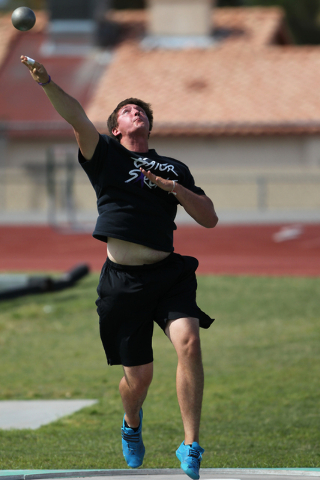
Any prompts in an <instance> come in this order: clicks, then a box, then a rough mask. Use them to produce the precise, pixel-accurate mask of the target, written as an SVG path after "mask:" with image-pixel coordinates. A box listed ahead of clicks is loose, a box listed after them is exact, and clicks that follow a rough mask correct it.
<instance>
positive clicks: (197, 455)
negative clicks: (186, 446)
mask: <svg viewBox="0 0 320 480" xmlns="http://www.w3.org/2000/svg"><path fill="white" fill-rule="evenodd" d="M188 456H189V457H192V459H191V461H192V463H193V464H194V465H196V466H197V467H198V466H200V461H201V453H200V452H198V451H197V450H195V449H194V448H190V450H189V453H188Z"/></svg>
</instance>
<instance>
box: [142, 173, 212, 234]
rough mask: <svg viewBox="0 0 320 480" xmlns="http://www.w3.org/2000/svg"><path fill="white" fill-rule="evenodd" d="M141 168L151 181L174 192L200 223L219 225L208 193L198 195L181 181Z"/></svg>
mask: <svg viewBox="0 0 320 480" xmlns="http://www.w3.org/2000/svg"><path fill="white" fill-rule="evenodd" d="M140 170H141V172H142V173H143V174H144V175H145V176H146V177H147V178H148V179H149V180H151V182H153V183H155V184H156V185H157V186H158V187H160V188H162V190H165V191H166V192H168V193H170V192H172V193H173V192H174V193H175V194H176V198H177V200H178V201H179V202H180V203H181V205H182V206H183V208H184V209H185V211H186V212H187V213H188V214H189V215H190V216H191V217H192V218H193V219H194V220H195V221H196V222H197V223H199V225H202V226H203V227H206V228H213V227H215V226H216V225H217V223H218V217H217V214H216V212H215V209H214V205H213V203H212V201H211V200H210V198H209V197H207V196H206V195H198V194H196V193H194V192H192V191H191V190H189V189H188V188H185V187H184V186H183V185H181V184H180V183H177V182H173V180H166V179H165V178H162V177H158V176H156V175H154V174H153V173H151V172H150V171H148V172H147V171H146V170H144V169H143V168H140Z"/></svg>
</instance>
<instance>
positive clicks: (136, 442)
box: [121, 409, 145, 468]
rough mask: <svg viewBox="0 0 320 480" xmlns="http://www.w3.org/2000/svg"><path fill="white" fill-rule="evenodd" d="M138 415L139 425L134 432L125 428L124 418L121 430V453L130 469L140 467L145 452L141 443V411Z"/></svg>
mask: <svg viewBox="0 0 320 480" xmlns="http://www.w3.org/2000/svg"><path fill="white" fill-rule="evenodd" d="M139 415H140V425H139V429H138V430H137V431H136V432H135V431H134V430H133V429H132V428H130V427H126V426H125V422H124V417H123V423H122V428H121V435H122V452H123V456H124V458H125V459H126V462H127V464H128V466H129V467H131V468H138V467H140V466H141V465H142V462H143V458H144V452H145V448H144V445H143V441H142V418H143V413H142V409H141V410H140V413H139Z"/></svg>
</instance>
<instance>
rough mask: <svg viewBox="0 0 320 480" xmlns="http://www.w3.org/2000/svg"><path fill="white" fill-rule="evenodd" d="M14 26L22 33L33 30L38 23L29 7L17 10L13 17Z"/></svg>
mask: <svg viewBox="0 0 320 480" xmlns="http://www.w3.org/2000/svg"><path fill="white" fill-rule="evenodd" d="M11 21H12V25H13V26H14V27H15V28H16V29H17V30H20V31H21V32H26V31H28V30H31V28H32V27H33V26H34V24H35V23H36V16H35V14H34V11H33V10H31V8H28V7H19V8H16V9H15V11H14V12H13V14H12V16H11Z"/></svg>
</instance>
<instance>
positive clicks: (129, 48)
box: [87, 44, 320, 134]
mask: <svg viewBox="0 0 320 480" xmlns="http://www.w3.org/2000/svg"><path fill="white" fill-rule="evenodd" d="M319 75H320V48H319V47H268V48H264V49H261V50H260V51H257V50H254V51H252V50H251V49H245V48H243V49H242V50H238V49H237V50H234V49H230V50H227V49H225V48H219V47H217V48H211V49H207V50H189V51H187V50H181V51H168V50H162V51H161V50H155V51H143V50H141V49H140V48H139V46H138V45H137V44H130V45H129V44H124V45H123V46H122V47H121V48H120V49H119V50H118V52H117V54H116V57H115V59H114V62H113V63H112V64H111V66H110V67H109V68H108V69H107V70H106V71H105V73H104V75H103V76H102V78H101V80H100V83H99V86H98V88H97V91H96V94H95V96H94V98H93V99H92V102H91V103H90V108H89V109H88V110H87V113H88V115H89V117H90V118H91V120H92V121H93V122H94V123H96V124H99V127H101V126H102V125H103V122H104V121H105V120H106V118H107V117H108V115H109V113H111V111H112V110H113V109H114V107H115V106H116V105H117V103H118V102H120V101H121V100H123V99H125V98H127V97H131V96H133V97H140V98H142V99H144V100H145V101H148V102H150V103H152V105H153V108H154V113H155V124H154V125H155V133H158V134H161V130H162V129H165V131H166V132H168V130H169V131H170V129H171V128H174V129H175V131H176V132H177V131H178V130H179V128H180V130H181V131H183V130H184V129H185V130H187V131H188V132H190V131H191V130H192V129H193V130H194V131H195V130H197V131H198V132H199V133H200V132H201V129H203V131H204V132H208V129H209V131H210V132H213V131H215V130H216V129H217V128H218V129H220V130H221V128H222V127H223V128H224V129H227V126H229V127H230V128H231V127H232V129H233V130H234V129H235V127H237V129H238V130H239V128H240V127H241V126H242V127H243V128H245V130H246V131H248V129H249V130H250V128H253V127H255V128H257V126H258V127H259V128H260V129H261V128H264V127H265V128H270V127H272V128H274V127H276V126H277V125H278V126H279V128H280V127H281V126H282V127H283V126H287V127H288V126H290V125H292V126H293V125H295V128H296V127H297V125H299V126H301V125H302V124H303V125H305V124H306V123H307V124H310V123H313V124H314V123H315V122H316V123H317V124H319V125H320V91H319V89H318V88H317V79H318V78H319ZM177 129H178V130H177ZM190 129H191V130H190Z"/></svg>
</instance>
